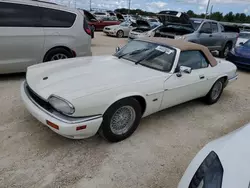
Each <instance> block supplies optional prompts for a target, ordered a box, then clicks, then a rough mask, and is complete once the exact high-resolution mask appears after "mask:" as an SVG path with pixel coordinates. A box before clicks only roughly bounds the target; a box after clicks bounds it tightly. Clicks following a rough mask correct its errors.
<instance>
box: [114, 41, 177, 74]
mask: <svg viewBox="0 0 250 188" xmlns="http://www.w3.org/2000/svg"><path fill="white" fill-rule="evenodd" d="M134 41H140V42H145V43H151V44H155V45H156V46H162V47H166V48H168V49H171V50H174V56H173V60H172V65H171V68H170V69H169V70H168V71H166V70H163V69H158V68H156V67H152V66H149V65H145V64H143V63H141V62H143V61H144V60H145V59H146V58H144V59H141V60H140V61H139V62H137V60H135V59H132V58H127V57H126V55H125V56H122V59H125V60H127V61H130V62H133V63H138V64H140V65H142V66H144V67H147V68H150V69H154V70H157V71H161V72H164V73H173V67H174V66H175V65H176V60H177V57H178V54H179V53H180V52H179V51H180V50H179V49H178V48H175V47H172V46H169V45H166V44H159V43H157V42H149V41H143V40H139V39H135V40H134ZM131 42H132V41H131ZM127 45H128V44H127ZM127 45H125V46H127ZM125 46H123V47H122V48H121V49H120V50H119V51H118V52H116V53H115V54H113V56H115V57H117V58H118V57H119V55H118V54H119V52H120V51H121V50H122V49H123V48H124V47H125ZM152 49H155V48H152ZM150 51H151V50H150ZM132 52H133V51H132ZM151 52H152V51H151ZM151 52H150V53H151ZM164 53H166V52H164ZM164 53H163V54H164ZM163 54H161V55H163ZM159 56H160V55H159ZM156 57H158V56H156ZM156 57H155V58H156Z"/></svg>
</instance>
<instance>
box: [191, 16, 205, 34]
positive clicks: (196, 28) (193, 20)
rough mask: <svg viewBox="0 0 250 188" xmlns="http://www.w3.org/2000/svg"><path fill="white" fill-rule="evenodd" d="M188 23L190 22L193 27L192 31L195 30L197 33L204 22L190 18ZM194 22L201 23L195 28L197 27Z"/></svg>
mask: <svg viewBox="0 0 250 188" xmlns="http://www.w3.org/2000/svg"><path fill="white" fill-rule="evenodd" d="M190 21H191V24H192V25H193V27H194V29H195V31H197V30H198V29H199V28H200V27H201V25H202V24H203V22H204V19H199V18H190ZM195 21H196V22H197V21H200V22H201V23H199V26H198V27H196V25H198V24H197V23H195Z"/></svg>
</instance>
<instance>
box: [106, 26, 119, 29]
mask: <svg viewBox="0 0 250 188" xmlns="http://www.w3.org/2000/svg"><path fill="white" fill-rule="evenodd" d="M121 27H122V26H120V25H111V26H105V28H109V29H118V28H121Z"/></svg>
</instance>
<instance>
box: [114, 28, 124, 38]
mask: <svg viewBox="0 0 250 188" xmlns="http://www.w3.org/2000/svg"><path fill="white" fill-rule="evenodd" d="M116 36H117V37H118V38H122V37H123V36H124V33H123V31H122V30H119V31H117V33H116Z"/></svg>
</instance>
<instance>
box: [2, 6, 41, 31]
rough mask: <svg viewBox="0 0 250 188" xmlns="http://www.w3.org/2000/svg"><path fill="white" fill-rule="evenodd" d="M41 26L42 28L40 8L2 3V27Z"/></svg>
mask: <svg viewBox="0 0 250 188" xmlns="http://www.w3.org/2000/svg"><path fill="white" fill-rule="evenodd" d="M39 26H41V9H40V8H39V7H36V6H30V5H21V4H15V3H3V2H0V27H39Z"/></svg>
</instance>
